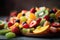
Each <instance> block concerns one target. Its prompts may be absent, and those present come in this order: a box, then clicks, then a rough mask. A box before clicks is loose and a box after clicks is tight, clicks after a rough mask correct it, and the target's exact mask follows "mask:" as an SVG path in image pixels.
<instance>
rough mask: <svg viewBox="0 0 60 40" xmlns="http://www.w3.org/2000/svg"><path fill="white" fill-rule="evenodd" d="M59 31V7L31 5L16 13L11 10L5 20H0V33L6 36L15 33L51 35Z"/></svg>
mask: <svg viewBox="0 0 60 40" xmlns="http://www.w3.org/2000/svg"><path fill="white" fill-rule="evenodd" d="M55 33H60V9H57V8H53V9H50V8H47V7H35V8H34V7H33V8H31V9H30V10H22V11H21V12H19V13H18V14H16V13H15V12H12V13H11V14H10V17H9V18H7V20H6V21H2V20H0V34H1V35H5V36H6V38H8V39H10V38H14V37H16V36H17V35H21V34H22V35H25V36H35V37H37V36H40V37H43V36H51V35H54V34H55Z"/></svg>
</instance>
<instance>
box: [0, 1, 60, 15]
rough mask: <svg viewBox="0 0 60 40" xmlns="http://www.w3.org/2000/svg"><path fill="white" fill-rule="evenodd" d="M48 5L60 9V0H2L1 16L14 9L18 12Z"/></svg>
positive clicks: (0, 2)
mask: <svg viewBox="0 0 60 40" xmlns="http://www.w3.org/2000/svg"><path fill="white" fill-rule="evenodd" d="M40 6H46V7H49V8H53V7H57V8H59V9H60V0H0V16H7V15H9V13H10V12H11V11H13V10H17V11H18V12H19V11H21V10H23V9H27V10H29V9H30V8H31V7H40Z"/></svg>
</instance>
